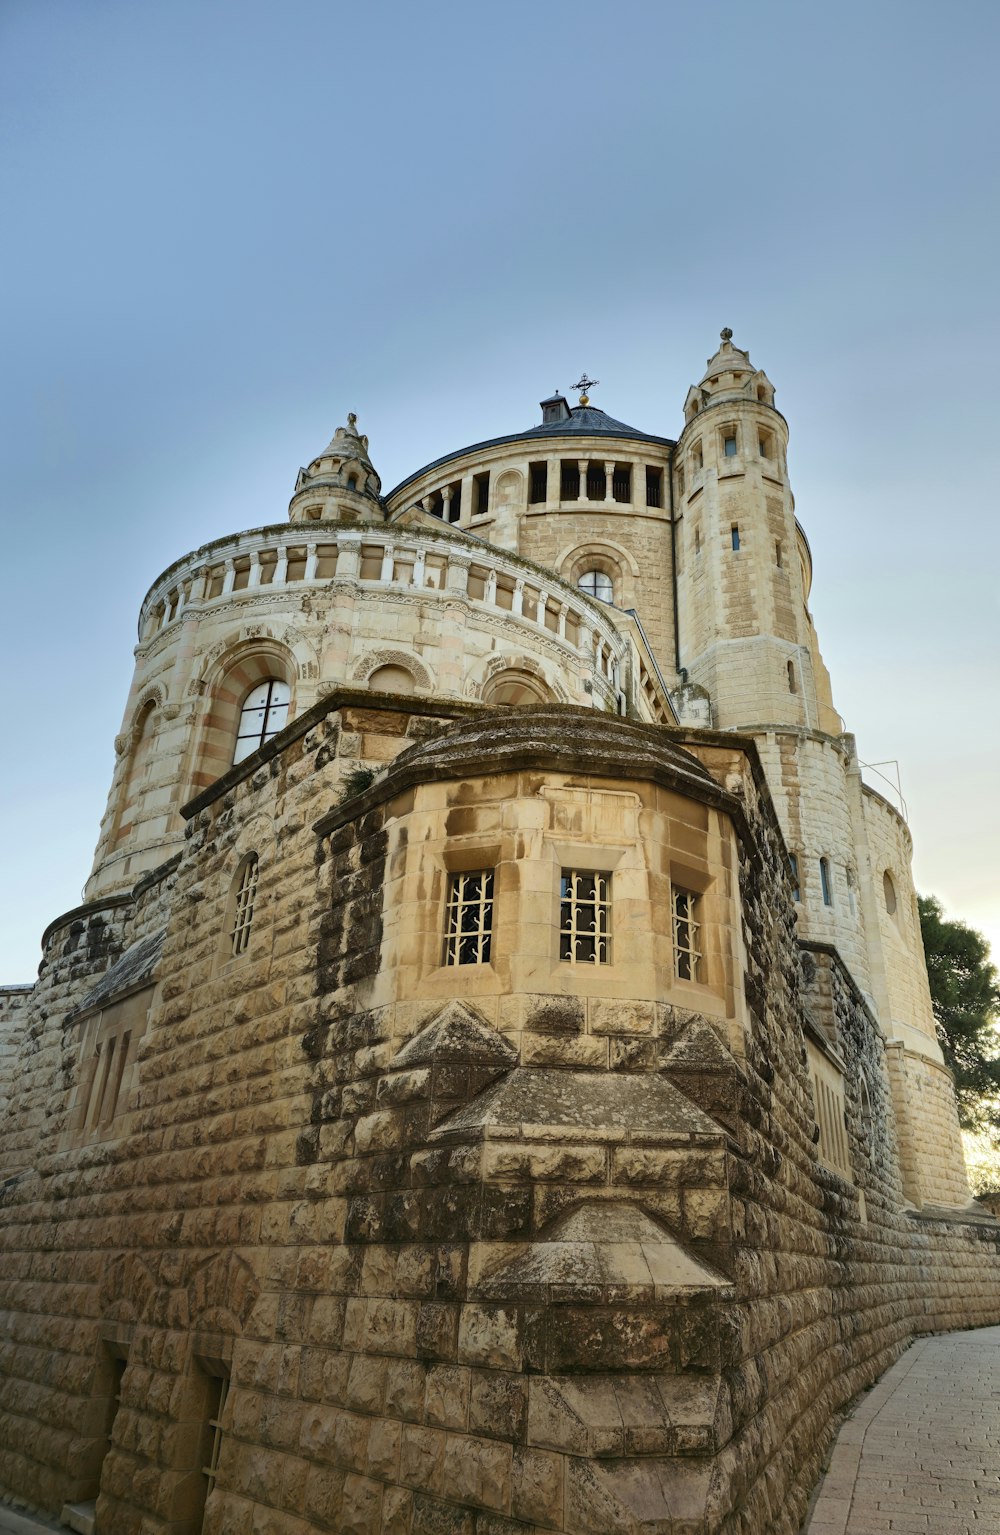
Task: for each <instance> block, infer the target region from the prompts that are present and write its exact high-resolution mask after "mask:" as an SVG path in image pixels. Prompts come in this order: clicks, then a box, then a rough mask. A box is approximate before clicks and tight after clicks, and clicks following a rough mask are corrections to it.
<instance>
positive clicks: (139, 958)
mask: <svg viewBox="0 0 1000 1535" xmlns="http://www.w3.org/2000/svg"><path fill="white" fill-rule="evenodd" d="M166 936H167V930H166V928H163V929H161V931H160V932H158V933H151V934H150V935H149V937H148V938H140V939H139V941H138V942H137V943H133V944H131V945H130V947H129V948H127V949H126V950H125V952H124V954H123V955H122V956H121V957H120V958H119V959H116V960H115V962H114V964H113V965H112V966H111V969H110V970H106V971H105V972H104V974H103V975H102V976H101V979H100V980H99V981H98V983H97V985H96V986H94V987H93V988H92V989H91V990H90V991H88V993H87V995H86V996H85V997H84V999H83V1001H82V1002H81V1003H80V1005H79V1007H76V1008H74V1009H73V1011H72V1013H71V1014H70V1017H72V1018H76V1017H78V1016H79V1014H80V1013H92V1012H93V1011H94V1010H95V1009H96V1008H98V1007H106V1006H107V1005H108V1003H109V1002H113V1001H115V1000H116V999H117V998H118V997H120V996H123V995H124V994H125V993H127V992H130V991H137V990H138V989H139V987H140V986H145V985H148V984H149V982H150V981H152V979H153V977H154V974H155V971H156V967H157V965H158V964H159V962H160V955H161V954H162V952H163V941H164V939H165V938H166Z"/></svg>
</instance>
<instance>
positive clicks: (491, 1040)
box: [389, 1002, 518, 1071]
mask: <svg viewBox="0 0 1000 1535" xmlns="http://www.w3.org/2000/svg"><path fill="white" fill-rule="evenodd" d="M517 1059H518V1057H517V1051H516V1050H515V1049H514V1048H513V1046H512V1045H510V1044H509V1043H508V1042H507V1040H506V1039H504V1037H503V1035H502V1034H498V1033H497V1031H496V1029H494V1028H491V1027H490V1025H489V1024H488V1023H487V1022H486V1019H485V1018H484V1017H483V1016H482V1014H481V1013H479V1012H477V1010H476V1009H475V1008H473V1007H468V1006H467V1005H466V1004H465V1003H464V1002H449V1003H448V1004H447V1006H445V1007H444V1008H443V1009H442V1010H441V1012H440V1013H439V1014H438V1016H437V1017H436V1018H435V1019H434V1021H433V1023H429V1024H428V1025H427V1027H426V1028H425V1029H421V1030H420V1033H419V1034H415V1035H414V1036H413V1038H412V1039H411V1040H408V1041H407V1043H406V1044H405V1045H403V1047H402V1049H400V1050H397V1051H396V1054H395V1055H394V1056H393V1058H392V1060H391V1061H390V1063H389V1069H390V1070H391V1071H395V1070H398V1069H400V1068H403V1067H409V1066H431V1065H434V1064H435V1063H436V1062H438V1061H448V1062H451V1063H453V1064H456V1065H463V1066H495V1067H498V1068H499V1069H500V1070H502V1071H509V1070H510V1069H511V1067H513V1066H516V1065H517Z"/></svg>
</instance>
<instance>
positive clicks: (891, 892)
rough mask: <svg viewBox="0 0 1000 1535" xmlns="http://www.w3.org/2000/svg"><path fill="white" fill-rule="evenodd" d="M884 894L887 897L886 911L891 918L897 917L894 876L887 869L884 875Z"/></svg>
mask: <svg viewBox="0 0 1000 1535" xmlns="http://www.w3.org/2000/svg"><path fill="white" fill-rule="evenodd" d="M882 894H883V895H884V896H885V909H886V911H887V912H888V913H889V915H890V917H894V916H895V915H896V887H895V885H894V884H893V882H892V875H891V874H890V873H889V870H888V869H886V871H885V873H884V874H883V875H882Z"/></svg>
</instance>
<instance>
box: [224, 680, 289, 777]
mask: <svg viewBox="0 0 1000 1535" xmlns="http://www.w3.org/2000/svg"><path fill="white" fill-rule="evenodd" d="M290 698H291V690H290V688H289V686H288V683H287V682H279V681H278V679H277V677H269V678H268V680H267V682H259V683H258V684H257V686H256V687H255V688H251V690H250V692H249V693H248V694H247V696H246V698H245V699H244V700H243V709H242V712H241V714H240V724H239V729H238V730H237V732H236V750H235V752H234V753H233V763H234V764H235V763H237V762H242V761H243V759H244V757H249V756H250V754H251V753H252V752H255V751H256V750H257V748H258V747H260V746H263V745H264V742H265V741H270V739H271V737H272V736H276V735H277V734H278V731H279V730H283V729H284V727H285V721H286V720H287V719H288V703H289V699H290Z"/></svg>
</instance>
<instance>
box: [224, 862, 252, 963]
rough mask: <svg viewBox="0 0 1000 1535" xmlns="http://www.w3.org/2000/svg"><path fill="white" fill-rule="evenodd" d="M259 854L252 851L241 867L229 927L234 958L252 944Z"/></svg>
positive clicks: (243, 952)
mask: <svg viewBox="0 0 1000 1535" xmlns="http://www.w3.org/2000/svg"><path fill="white" fill-rule="evenodd" d="M258 873H259V866H258V863H257V854H256V853H250V854H249V855H248V856H247V857H246V858H245V859H244V860H243V863H242V865H241V867H240V870H239V874H238V883H237V885H236V895H235V900H234V902H233V915H232V923H231V926H230V929H229V934H230V941H231V943H232V949H233V958H234V959H236V958H238V957H239V956H240V955H241V954H245V953H246V951H247V949H248V947H249V945H250V929H251V927H252V925H253V908H254V902H255V900H256V898H257V876H258Z"/></svg>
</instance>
